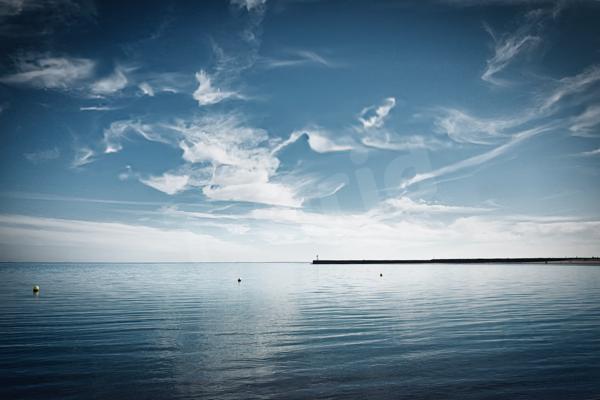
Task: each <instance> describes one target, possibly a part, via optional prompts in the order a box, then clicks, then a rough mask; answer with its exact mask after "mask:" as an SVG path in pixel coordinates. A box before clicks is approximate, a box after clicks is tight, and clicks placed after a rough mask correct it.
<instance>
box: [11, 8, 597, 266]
mask: <svg viewBox="0 0 600 400" xmlns="http://www.w3.org/2000/svg"><path fill="white" fill-rule="evenodd" d="M598 21H600V2H599V1H592V0H589V1H541V0H539V1H534V0H522V1H517V0H512V1H510V0H488V1H475V0H438V1H433V0H432V1H415V2H410V1H383V0H372V1H316V0H314V1H313V0H304V1H302V0H287V1H284V0H281V1H272V0H266V1H265V0H232V1H224V0H223V1H215V2H209V1H202V2H175V1H172V2H170V1H145V2H143V4H142V3H138V2H114V1H92V0H89V1H75V0H45V1H37V0H36V1H34V0H0V52H1V54H3V56H2V58H1V59H0V141H1V142H0V261H57V262H61V261H72V262H88V261H89V262H92V261H105V262H136V261H140V262H141V261H143V262H164V261H173V262H175V261H310V260H311V259H313V258H314V257H315V256H316V255H317V254H318V255H319V257H320V258H321V259H324V258H357V259H370V258H371V259H372V258H397V259H401V258H404V259H406V258H427V259H429V258H444V257H546V256H547V257H563V256H600V202H599V201H598V199H600V185H599V184H598V183H599V182H600V179H599V178H600V24H598Z"/></svg>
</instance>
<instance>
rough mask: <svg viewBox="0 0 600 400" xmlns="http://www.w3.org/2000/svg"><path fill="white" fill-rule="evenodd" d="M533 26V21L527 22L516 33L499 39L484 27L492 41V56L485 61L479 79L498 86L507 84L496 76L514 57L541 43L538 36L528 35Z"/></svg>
mask: <svg viewBox="0 0 600 400" xmlns="http://www.w3.org/2000/svg"><path fill="white" fill-rule="evenodd" d="M534 25H535V21H528V22H527V23H525V24H524V25H523V26H521V27H520V28H519V29H518V30H517V31H516V32H512V33H507V34H504V35H502V36H500V37H497V35H496V34H495V33H494V31H493V30H492V28H491V27H490V26H489V25H487V24H486V25H484V26H485V29H486V31H487V32H488V33H489V34H490V36H491V37H492V39H493V40H494V55H493V56H492V57H491V58H489V59H488V60H487V66H486V69H485V71H484V72H483V74H482V75H481V79H483V80H484V81H486V82H488V83H492V84H494V85H499V86H503V85H506V84H507V81H506V80H502V79H500V78H498V77H497V76H496V75H497V74H498V73H500V72H501V71H502V70H504V69H505V68H506V67H507V66H508V65H509V64H510V63H511V62H512V61H513V60H514V59H515V58H516V57H518V56H519V55H521V54H523V53H526V52H528V51H531V50H532V49H534V48H535V47H536V46H537V45H538V44H539V43H540V42H541V38H540V37H539V36H537V35H535V34H532V33H530V31H531V30H532V28H533V27H534Z"/></svg>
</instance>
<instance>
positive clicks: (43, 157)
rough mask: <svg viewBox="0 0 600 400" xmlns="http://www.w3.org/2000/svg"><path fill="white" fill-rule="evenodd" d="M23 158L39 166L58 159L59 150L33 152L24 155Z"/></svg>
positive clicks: (54, 148) (56, 148) (55, 148)
mask: <svg viewBox="0 0 600 400" xmlns="http://www.w3.org/2000/svg"><path fill="white" fill-rule="evenodd" d="M23 156H24V157H25V158H26V159H27V161H29V162H30V163H32V164H40V163H43V162H46V161H50V160H55V159H57V158H59V157H60V150H59V149H58V147H53V148H51V149H45V150H39V151H34V152H31V153H25V154H23Z"/></svg>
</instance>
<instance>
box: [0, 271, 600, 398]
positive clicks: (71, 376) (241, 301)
mask: <svg viewBox="0 0 600 400" xmlns="http://www.w3.org/2000/svg"><path fill="white" fill-rule="evenodd" d="M380 272H381V273H383V277H381V278H380V277H379V273H380ZM238 277H241V278H242V282H241V284H238V283H237V278H238ZM33 284H39V285H40V286H41V293H40V295H39V296H34V295H33V294H32V290H31V288H32V285H33ZM0 398H2V399H50V398H55V399H68V398H73V399H89V398H95V399H161V398H180V399H191V398H221V399H230V398H231V399H233V398H290V399H293V398H307V399H314V398H327V399H337V398H364V399H367V398H371V399H375V398H382V399H384V398H389V399H392V398H407V399H438V398H446V399H530V398H531V399H599V398H600V267H597V266H561V265H452V266H444V265H402V266H394V265H385V266H383V265H382V266H369V265H333V266H327V265H319V266H312V265H308V264H93V265H92V264H0Z"/></svg>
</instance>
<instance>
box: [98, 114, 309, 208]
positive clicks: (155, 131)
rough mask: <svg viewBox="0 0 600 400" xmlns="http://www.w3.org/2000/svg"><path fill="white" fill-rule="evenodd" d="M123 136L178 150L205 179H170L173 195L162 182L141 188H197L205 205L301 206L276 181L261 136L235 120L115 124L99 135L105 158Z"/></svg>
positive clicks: (273, 157) (208, 118)
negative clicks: (166, 145) (139, 138)
mask: <svg viewBox="0 0 600 400" xmlns="http://www.w3.org/2000/svg"><path fill="white" fill-rule="evenodd" d="M128 135H139V136H141V137H143V138H145V139H146V140H150V141H155V142H161V143H165V144H168V145H170V146H172V147H176V148H179V149H180V150H181V151H182V155H181V157H182V160H183V161H184V162H185V163H186V164H188V165H189V166H190V167H189V168H190V169H191V170H194V171H196V173H197V172H200V173H202V174H203V175H208V176H207V177H206V178H205V179H195V180H189V181H188V182H186V185H183V183H182V182H183V179H184V178H179V179H180V180H175V179H174V178H173V176H171V177H170V178H171V179H170V182H169V183H171V184H173V185H175V187H176V188H177V190H175V189H171V188H172V187H174V186H171V185H167V182H166V181H165V179H163V180H161V181H157V180H156V179H155V180H154V181H150V180H148V179H144V180H142V182H143V183H145V184H149V183H153V184H154V186H153V187H154V188H157V189H158V190H161V189H164V190H162V191H163V192H165V193H169V192H172V194H175V193H177V192H178V191H180V190H183V189H184V188H186V187H187V186H190V185H191V186H196V187H200V188H201V189H202V192H203V193H204V195H205V196H206V197H207V199H209V200H221V201H242V202H244V201H245V202H254V203H264V204H276V205H287V206H291V207H298V206H300V205H301V204H302V202H303V199H302V198H299V197H297V196H296V189H294V187H293V186H292V185H290V184H288V183H285V182H282V181H281V180H280V179H279V178H276V175H277V169H278V168H279V164H280V162H279V159H278V158H277V157H276V155H275V154H274V153H273V151H272V150H273V146H274V145H272V144H271V142H270V138H269V135H268V134H267V132H266V131H264V130H262V129H258V128H252V127H248V126H244V125H243V123H242V118H241V117H239V116H238V115H235V114H230V115H215V116H206V117H202V118H196V119H192V120H189V121H184V120H177V121H175V122H169V123H159V124H156V123H154V124H146V123H142V122H140V121H127V120H126V121H117V122H114V123H112V124H111V125H110V127H109V128H107V129H106V130H105V133H104V143H105V152H106V153H114V152H117V151H120V150H121V149H122V147H123V146H122V141H123V140H124V139H125V138H126V137H127V136H128ZM190 173H192V172H190V171H188V172H187V173H186V174H187V175H189V174H190ZM170 174H171V175H173V174H172V173H170ZM179 175H180V176H181V174H179ZM163 178H164V177H163ZM157 182H158V183H159V184H157ZM176 183H181V185H176ZM151 186H152V185H151ZM169 194H171V193H169Z"/></svg>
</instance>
